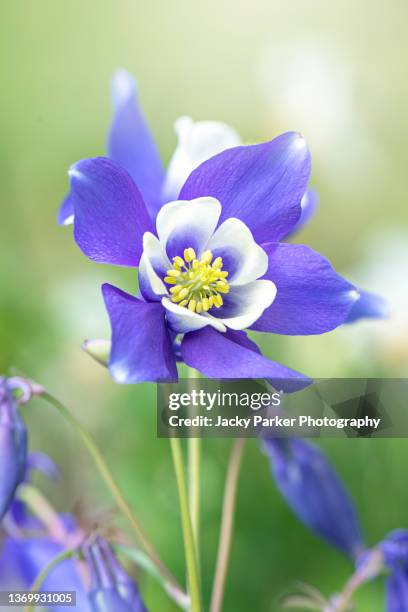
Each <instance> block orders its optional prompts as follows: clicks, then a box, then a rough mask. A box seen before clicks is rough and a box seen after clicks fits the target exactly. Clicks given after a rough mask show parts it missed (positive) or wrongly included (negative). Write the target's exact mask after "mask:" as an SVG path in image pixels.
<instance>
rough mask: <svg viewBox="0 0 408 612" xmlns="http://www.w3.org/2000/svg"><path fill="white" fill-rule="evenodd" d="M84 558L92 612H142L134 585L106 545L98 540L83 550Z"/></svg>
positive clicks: (142, 606) (100, 539) (140, 601)
mask: <svg viewBox="0 0 408 612" xmlns="http://www.w3.org/2000/svg"><path fill="white" fill-rule="evenodd" d="M84 556H85V559H86V561H87V563H88V566H89V569H90V572H91V591H90V593H89V600H90V603H91V607H92V611H93V612H146V608H145V606H144V604H143V602H142V600H141V597H140V595H139V591H138V589H137V586H136V584H135V582H134V581H133V580H132V579H131V578H130V576H129V575H128V574H127V573H126V572H125V570H124V569H123V567H122V566H121V565H120V564H119V562H118V560H117V559H116V557H115V555H114V554H113V552H112V549H111V548H110V546H109V544H108V543H107V542H105V541H104V540H103V539H102V538H100V537H98V538H97V539H96V540H95V541H94V542H93V543H92V544H88V545H86V546H85V547H84Z"/></svg>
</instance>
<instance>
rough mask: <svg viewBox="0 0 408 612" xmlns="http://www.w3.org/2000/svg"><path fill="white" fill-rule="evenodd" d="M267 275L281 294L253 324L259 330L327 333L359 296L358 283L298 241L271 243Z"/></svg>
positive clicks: (342, 321)
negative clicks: (295, 242)
mask: <svg viewBox="0 0 408 612" xmlns="http://www.w3.org/2000/svg"><path fill="white" fill-rule="evenodd" d="M263 248H264V249H265V251H266V252H267V254H268V257H269V266H268V272H267V273H266V274H265V276H264V278H267V279H269V280H271V281H273V282H274V283H275V285H276V287H277V294H276V298H275V300H274V302H273V303H272V305H271V306H270V307H269V308H267V309H266V310H265V312H264V313H263V315H262V316H261V317H260V318H259V319H258V321H256V322H255V323H254V325H252V329H255V330H257V331H267V332H273V333H276V334H286V335H309V334H323V333H325V332H327V331H330V330H332V329H334V328H335V327H337V326H339V325H341V324H342V323H344V321H345V320H346V319H347V317H348V315H349V312H350V309H351V308H352V306H353V304H354V303H355V301H356V299H358V292H357V291H356V289H355V287H354V286H353V285H352V284H351V283H349V282H348V281H346V280H345V279H344V278H342V277H341V276H340V275H339V274H337V272H335V270H334V269H333V268H332V266H331V265H330V262H329V261H328V260H327V259H326V258H325V257H322V255H319V253H316V251H313V250H312V249H310V248H309V247H307V246H303V245H298V244H276V243H275V244H268V245H263Z"/></svg>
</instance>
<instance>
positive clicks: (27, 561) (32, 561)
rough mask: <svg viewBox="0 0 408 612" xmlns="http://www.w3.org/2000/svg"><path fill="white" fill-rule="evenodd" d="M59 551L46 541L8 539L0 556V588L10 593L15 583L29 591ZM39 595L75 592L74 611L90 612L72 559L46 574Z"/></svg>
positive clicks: (61, 609) (62, 610)
mask: <svg viewBox="0 0 408 612" xmlns="http://www.w3.org/2000/svg"><path fill="white" fill-rule="evenodd" d="M62 551H63V548H62V546H60V545H59V544H57V543H55V542H52V541H51V540H48V539H46V538H35V539H11V538H7V539H6V540H5V542H4V545H3V550H2V553H1V556H0V585H1V587H2V588H7V589H10V585H11V584H12V583H15V584H16V585H17V584H18V585H19V587H20V588H25V589H28V588H30V587H31V586H32V584H33V582H34V580H35V579H36V578H37V576H38V574H39V573H40V572H41V571H42V570H43V569H44V568H45V567H46V566H47V565H48V564H49V563H50V562H51V561H52V560H53V559H54V558H55V557H56V556H57V555H58V554H60V553H61V552H62ZM10 570H11V571H10ZM3 572H4V574H3ZM4 579H7V580H8V581H9V582H8V585H6V584H4ZM11 581H12V582H11ZM41 591H76V602H77V603H76V608H75V609H77V610H81V612H91V608H90V606H89V604H88V601H87V597H86V594H85V590H84V587H83V585H82V582H81V579H80V577H79V575H78V572H77V569H76V566H75V562H74V561H73V560H71V559H67V560H65V561H62V562H61V563H60V564H58V565H57V566H56V567H55V568H54V569H53V570H52V571H51V572H50V573H49V575H48V577H47V578H46V579H45V581H44V582H43V585H42V587H41ZM51 609H52V610H54V611H55V612H66V610H67V607H66V606H53V607H52V608H51Z"/></svg>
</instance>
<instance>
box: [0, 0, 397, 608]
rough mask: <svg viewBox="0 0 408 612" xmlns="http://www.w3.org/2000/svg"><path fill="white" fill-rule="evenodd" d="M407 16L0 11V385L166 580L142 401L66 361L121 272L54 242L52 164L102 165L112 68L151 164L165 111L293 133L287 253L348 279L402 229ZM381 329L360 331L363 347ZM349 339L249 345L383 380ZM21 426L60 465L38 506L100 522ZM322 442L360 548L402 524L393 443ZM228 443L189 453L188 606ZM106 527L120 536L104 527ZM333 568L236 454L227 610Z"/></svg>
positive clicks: (352, 336) (8, 6)
mask: <svg viewBox="0 0 408 612" xmlns="http://www.w3.org/2000/svg"><path fill="white" fill-rule="evenodd" d="M407 12H408V5H407V3H406V2H405V1H404V0H394V2H393V3H392V5H387V4H385V3H384V2H382V1H381V0H377V1H374V2H373V1H370V2H369V1H368V0H362V1H361V2H359V3H355V2H351V0H347V1H345V2H342V3H338V2H336V3H335V2H333V1H329V2H327V0H313V1H312V2H304V1H302V0H294V1H293V2H279V3H278V2H271V1H270V0H255V2H251V3H245V2H237V1H236V0H235V1H233V0H217V1H216V0H208V1H207V2H205V3H192V2H187V0H183V1H180V0H175V1H174V2H172V3H171V5H170V4H169V3H167V2H165V1H164V0H153V1H152V2H149V3H146V2H141V1H140V0H133V1H131V0H117V1H109V0H107V1H104V2H100V1H97V0H87V2H83V1H81V0H70V1H69V2H61V1H57V2H56V1H55V0H41V1H40V2H34V1H32V0H31V1H30V0H25V1H24V0H15V1H14V2H3V3H2V7H1V19H0V36H1V41H2V42H1V45H2V53H1V54H0V67H1V74H2V92H3V93H2V112H1V115H0V126H1V130H0V133H1V138H0V168H1V170H0V172H1V181H0V201H1V207H2V217H1V219H2V220H1V223H0V245H1V251H2V256H1V258H0V371H5V370H6V369H7V368H8V367H10V366H16V367H18V368H19V369H20V370H21V371H23V372H25V373H27V374H28V375H30V376H31V377H33V378H35V379H37V380H39V381H41V382H42V383H43V384H45V385H47V386H48V387H49V388H50V389H51V390H52V391H54V392H55V393H56V394H58V395H59V396H60V398H61V399H62V400H68V402H69V404H70V406H71V407H72V408H73V410H74V411H75V412H76V414H77V416H78V417H79V418H80V419H81V420H82V422H83V423H84V425H85V426H87V427H88V428H89V429H90V430H92V432H93V433H94V434H95V436H96V438H97V440H98V443H99V445H100V447H101V448H103V449H104V453H105V456H106V459H107V461H108V462H109V463H110V465H111V466H112V469H113V471H114V473H115V476H116V478H117V480H118V482H119V483H120V485H121V486H122V487H123V489H124V490H125V491H126V494H127V497H128V499H129V500H131V502H132V504H133V506H134V507H135V509H136V510H137V513H138V515H139V517H140V519H141V520H142V521H143V522H144V523H145V525H146V530H147V531H148V532H149V533H150V534H151V536H152V539H153V540H154V541H155V542H156V543H157V546H158V547H159V549H160V551H161V552H162V555H163V557H164V558H165V559H166V561H167V562H168V563H169V564H170V565H171V567H172V568H174V571H175V572H176V573H177V574H178V576H179V577H180V579H181V580H182V579H183V578H182V577H183V571H184V568H183V554H182V541H181V535H180V526H179V519H178V510H177V497H176V491H175V484H174V480H173V475H172V471H171V463H170V455H169V449H168V444H167V443H166V441H165V440H157V439H156V438H155V436H156V433H155V431H156V425H155V390H154V387H153V386H152V385H141V386H138V387H127V388H125V387H119V386H115V385H114V384H113V383H112V382H111V381H110V379H109V377H108V375H107V373H106V372H105V371H104V370H103V369H102V368H100V367H98V365H97V364H95V363H93V362H92V361H91V360H90V359H89V357H87V356H86V355H85V354H83V353H82V352H81V350H80V348H79V347H80V344H81V342H82V340H83V339H84V338H86V337H107V336H108V333H109V331H108V321H107V317H106V315H105V313H104V310H103V306H102V300H101V298H100V290H99V286H100V284H101V282H103V281H110V282H113V283H115V284H117V285H119V286H121V287H123V288H124V289H125V290H129V291H132V290H134V288H135V287H136V277H135V274H134V273H133V272H132V271H126V270H125V271H124V270H114V269H110V268H108V267H105V266H97V265H94V264H92V263H90V262H88V261H86V259H85V258H84V257H83V256H82V254H81V253H80V252H79V251H78V249H77V248H76V247H75V245H74V243H73V241H72V238H71V235H70V234H71V230H70V229H67V228H64V229H62V228H58V227H57V225H56V223H55V216H56V211H57V207H58V204H59V202H60V200H61V199H62V197H63V195H64V193H65V191H66V188H67V179H66V169H67V168H68V166H69V165H70V164H71V163H72V162H73V161H75V160H76V159H78V158H81V157H86V156H90V155H96V154H103V153H104V146H105V144H104V143H105V134H106V128H107V125H108V122H109V117H110V104H109V80H110V77H111V74H112V72H113V70H114V69H115V68H116V67H118V66H123V67H125V68H127V69H128V70H130V71H131V72H132V73H134V74H135V76H136V77H137V79H138V82H139V87H140V92H141V98H142V101H143V104H144V107H145V109H146V114H147V116H148V119H149V121H150V124H151V126H152V130H153V132H154V134H155V136H156V137H157V140H158V143H159V146H160V150H161V151H162V154H163V158H164V159H165V160H168V158H169V156H170V154H171V152H172V149H173V147H174V145H175V137H174V134H173V131H172V124H173V121H174V120H175V118H176V117H177V116H180V115H182V114H190V115H192V116H193V117H194V118H196V119H205V118H208V119H219V120H223V121H226V122H228V123H231V124H232V125H234V126H235V127H236V128H237V129H238V130H239V131H240V132H241V134H242V135H243V137H244V138H245V139H246V140H248V141H256V140H261V139H268V138H271V137H273V136H274V135H276V134H278V133H280V132H282V131H285V130H287V129H295V130H300V131H302V133H303V134H304V135H305V137H306V139H307V140H308V142H309V145H310V147H311V150H312V154H313V159H314V167H313V175H312V183H313V185H315V186H316V187H317V188H318V189H319V192H320V197H321V205H320V210H319V212H318V214H317V217H316V218H315V219H314V220H313V221H312V222H311V224H310V227H308V228H307V229H306V230H305V231H304V232H303V233H302V235H301V236H300V237H299V238H298V240H301V241H305V242H308V243H309V244H311V245H312V246H313V247H315V248H316V249H317V250H320V251H322V252H323V253H324V254H326V255H327V256H328V257H329V258H330V259H331V261H333V263H334V264H335V265H336V267H337V268H338V269H339V270H340V271H342V272H347V273H349V275H351V276H352V277H353V269H354V270H355V275H356V276H357V269H358V264H359V260H360V257H361V256H362V255H363V253H364V249H365V247H364V245H365V244H366V243H367V242H368V241H369V240H370V238H371V237H372V236H378V235H380V236H381V233H382V232H384V231H385V230H387V231H391V232H392V231H393V228H396V227H398V228H399V229H401V227H404V226H405V227H407V222H408V208H407V206H406V168H407V164H408V148H407V147H406V146H405V143H406V141H407V136H408V115H407V113H406V107H407V100H408V82H407V79H406V77H405V68H406V63H405V62H404V61H403V58H404V57H406V54H407V51H408V39H407V38H406V25H405V24H406V22H407ZM372 256H373V257H374V258H375V249H374V251H373V253H372ZM390 273H392V270H390ZM355 280H360V279H357V278H355ZM398 281H399V279H396V282H397V283H398ZM367 288H369V289H372V290H375V289H376V287H373V286H370V287H367ZM381 325H382V323H372V324H370V328H369V329H370V330H372V333H373V334H374V333H377V332H376V330H378V326H381ZM359 333H360V332H359V331H358V330H356V331H354V330H353V332H351V333H349V332H347V331H343V330H339V331H338V332H334V333H333V334H329V335H327V336H322V337H311V338H279V337H273V336H271V337H269V338H266V337H265V338H262V339H261V343H262V347H263V349H264V351H265V352H266V353H267V354H268V355H269V356H270V357H272V358H274V359H276V360H280V361H282V362H284V363H286V364H287V365H290V366H291V367H293V368H298V369H302V370H303V371H305V372H307V373H308V374H310V375H315V376H320V377H321V376H332V375H337V376H365V375H373V376H375V375H378V376H380V375H386V376H391V375H394V374H396V370H395V367H394V363H395V362H394V361H393V360H392V359H388V356H387V358H385V357H384V356H383V355H381V354H380V353H379V352H378V351H377V352H376V351H374V350H371V351H369V352H368V351H366V352H365V353H364V352H363V353H361V352H360V354H359V356H358V357H356V355H355V354H353V353H352V352H351V351H350V344H351V345H353V344H354V343H355V342H357V341H358V334H359ZM146 350H149V347H146ZM404 363H406V362H404ZM403 374H404V372H401V371H400V370H398V375H403ZM25 412H26V419H27V422H28V425H29V427H30V432H31V444H32V447H33V448H35V449H42V450H44V451H47V452H48V453H49V454H50V455H51V456H52V457H54V458H55V460H56V461H58V463H59V464H60V465H61V467H62V470H63V474H64V480H63V483H62V485H60V486H59V487H55V485H52V486H51V485H48V484H46V483H44V485H43V486H44V487H45V488H46V490H47V492H48V493H49V495H50V497H51V498H52V500H53V501H54V503H55V504H56V505H57V506H58V507H59V508H61V509H63V508H64V509H73V508H74V507H75V505H76V504H77V503H78V502H81V503H82V504H84V505H85V507H86V508H87V509H88V511H89V512H90V513H91V514H92V512H95V508H98V509H106V510H109V509H110V508H111V506H112V500H111V499H110V497H109V495H108V493H107V492H106V490H105V489H104V486H103V484H101V482H100V480H99V478H98V476H97V475H96V474H95V470H94V467H93V465H92V464H91V462H90V461H89V459H88V457H87V456H86V454H85V452H84V450H83V449H82V447H81V446H80V444H79V441H78V439H77V438H76V437H75V436H74V434H73V433H72V431H70V430H69V429H67V428H66V426H65V424H64V423H62V422H61V421H60V420H59V417H58V415H57V414H54V413H53V412H52V409H51V408H50V407H48V406H45V405H44V404H42V403H41V402H39V401H37V402H35V403H33V404H30V405H29V406H28V407H27V409H26V411H25ZM322 446H323V447H324V448H325V450H326V451H327V452H328V454H329V456H330V457H331V459H332V461H333V463H334V465H335V466H336V467H337V469H338V470H339V472H340V474H341V476H342V477H343V478H344V479H345V481H346V483H347V485H348V487H349V488H350V490H351V492H352V494H353V496H354V498H355V500H356V503H357V506H358V509H359V512H360V515H361V518H362V522H363V525H364V531H365V534H366V536H367V541H368V542H369V543H370V544H373V543H375V542H376V541H377V540H378V539H379V538H381V537H382V536H383V535H384V534H385V533H386V532H387V531H388V530H390V529H393V528H395V527H405V528H407V527H408V517H407V511H406V508H407V505H408V491H407V487H406V486H405V480H404V479H403V478H402V474H403V467H404V465H405V463H406V460H407V455H408V448H407V441H406V440H381V441H380V440H377V441H369V440H361V441H357V440H354V441H349V440H346V441H342V440H332V441H330V440H325V441H323V442H322ZM229 447H230V442H229V441H223V440H209V441H206V442H205V444H204V448H205V458H204V470H203V476H204V483H203V515H202V528H203V533H204V534H205V537H204V538H203V549H202V557H203V584H204V590H205V598H206V601H208V599H209V594H210V585H211V579H212V574H213V569H214V555H215V550H216V543H217V535H218V528H219V520H220V503H221V498H222V487H223V478H224V474H225V468H226V462H227V457H228V450H229ZM115 522H116V523H117V524H118V525H121V524H122V521H121V519H120V518H119V517H118V518H117V520H116V521H115ZM350 571H351V567H350V564H349V563H348V562H347V561H345V560H344V559H343V558H342V557H341V556H340V555H339V554H337V553H335V552H333V551H332V550H330V549H329V548H328V547H327V546H326V545H324V544H323V543H321V542H319V541H317V540H316V539H315V538H314V537H313V536H312V535H311V534H310V533H308V532H307V531H306V530H305V529H304V528H303V527H302V526H301V525H300V524H299V523H298V522H297V521H296V520H295V518H294V517H293V516H292V515H291V514H290V513H289V512H288V510H287V508H286V507H285V504H284V502H283V501H282V499H281V498H280V496H279V495H278V493H277V492H276V489H275V487H274V484H273V482H272V481H271V479H270V476H269V470H268V466H267V462H266V460H265V458H264V457H263V455H262V454H261V453H260V452H259V448H258V445H257V443H256V442H255V441H252V442H251V443H250V445H249V447H248V449H247V452H246V457H245V462H244V471H243V475H242V481H241V484H240V489H239V506H238V514H237V521H236V536H235V541H234V545H233V550H232V560H231V567H230V572H229V581H228V588H227V593H226V601H225V610H226V612H247V611H248V610H259V611H260V612H261V611H265V612H266V611H274V610H277V609H278V607H279V606H278V603H277V601H278V598H279V596H280V595H281V594H283V593H286V592H288V591H290V589H291V587H292V585H293V583H294V582H295V581H296V580H302V581H304V582H308V583H310V584H313V585H315V586H317V587H319V588H320V589H321V590H322V591H323V592H324V593H325V594H330V593H331V592H334V591H336V590H338V589H339V588H340V587H341V585H342V584H343V583H344V581H345V580H346V578H347V576H348V574H349V573H350ZM140 582H141V588H142V591H143V593H144V595H145V598H146V600H147V603H148V605H149V609H151V610H154V611H157V610H160V612H167V611H170V610H173V606H172V605H171V604H170V603H169V602H168V601H167V599H166V598H165V597H164V595H163V594H162V593H161V592H160V591H159V590H158V588H157V587H156V585H155V584H154V583H153V582H151V581H150V580H149V579H148V578H147V577H145V576H141V577H140ZM357 609H358V610H359V611H360V610H361V611H362V612H366V611H367V612H373V611H374V612H375V611H377V610H378V611H380V610H382V609H383V604H382V588H381V585H380V584H376V585H368V586H367V587H365V588H364V590H363V591H362V592H361V594H360V595H359V603H358V608H357Z"/></svg>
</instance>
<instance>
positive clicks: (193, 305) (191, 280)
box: [164, 247, 230, 313]
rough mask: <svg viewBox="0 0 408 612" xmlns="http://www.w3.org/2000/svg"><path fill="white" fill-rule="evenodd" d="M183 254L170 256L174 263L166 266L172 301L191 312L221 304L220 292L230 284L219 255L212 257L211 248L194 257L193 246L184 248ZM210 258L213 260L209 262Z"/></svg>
mask: <svg viewBox="0 0 408 612" xmlns="http://www.w3.org/2000/svg"><path fill="white" fill-rule="evenodd" d="M183 255H184V259H183V257H178V256H177V257H173V267H172V268H171V269H170V270H167V276H165V277H164V282H165V283H167V284H168V285H173V286H172V287H170V293H171V301H172V302H174V303H175V304H178V305H179V306H184V307H186V308H188V309H189V310H191V312H197V313H200V312H202V311H204V312H207V310H210V308H212V307H213V306H215V307H216V308H220V307H221V306H222V305H223V299H222V295H221V293H228V292H229V290H230V288H229V285H228V282H227V280H226V278H227V276H228V272H225V271H224V270H223V269H222V265H223V264H222V258H221V257H216V258H215V259H214V261H213V254H212V253H211V251H205V252H204V253H203V254H202V256H201V259H197V256H196V253H195V251H194V249H193V248H192V247H189V248H188V249H184V253H183ZM211 262H212V263H211Z"/></svg>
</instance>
